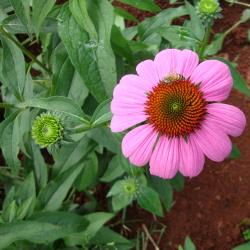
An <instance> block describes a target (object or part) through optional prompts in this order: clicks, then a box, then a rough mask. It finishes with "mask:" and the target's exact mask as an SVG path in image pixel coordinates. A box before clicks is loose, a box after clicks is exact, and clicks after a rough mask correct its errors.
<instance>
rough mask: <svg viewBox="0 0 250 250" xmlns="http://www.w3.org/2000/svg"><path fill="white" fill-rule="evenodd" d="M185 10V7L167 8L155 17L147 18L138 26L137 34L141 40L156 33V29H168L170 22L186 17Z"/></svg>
mask: <svg viewBox="0 0 250 250" xmlns="http://www.w3.org/2000/svg"><path fill="white" fill-rule="evenodd" d="M187 14H188V12H187V9H186V7H185V6H180V7H178V8H168V9H166V10H163V11H161V12H160V13H159V14H157V15H156V16H153V17H151V18H147V19H146V20H144V21H143V22H141V23H140V24H139V25H138V33H139V36H140V37H141V39H142V40H144V39H146V37H148V36H150V35H152V33H155V32H157V30H158V29H161V28H163V27H169V26H170V24H171V22H172V21H173V20H174V19H175V18H178V17H180V16H184V15H187Z"/></svg>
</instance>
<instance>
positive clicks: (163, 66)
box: [154, 49, 181, 80]
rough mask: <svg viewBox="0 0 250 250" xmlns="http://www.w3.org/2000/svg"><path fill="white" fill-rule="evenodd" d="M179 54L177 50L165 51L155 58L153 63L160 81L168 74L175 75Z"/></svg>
mask: <svg viewBox="0 0 250 250" xmlns="http://www.w3.org/2000/svg"><path fill="white" fill-rule="evenodd" d="M180 53H181V51H180V50H177V49H165V50H162V51H161V52H159V53H158V54H157V55H156V56H155V59H154V63H155V66H156V68H157V72H158V76H159V78H160V80H163V79H164V78H165V77H167V76H168V75H169V74H170V73H177V72H175V69H176V66H177V58H178V56H179V54H180Z"/></svg>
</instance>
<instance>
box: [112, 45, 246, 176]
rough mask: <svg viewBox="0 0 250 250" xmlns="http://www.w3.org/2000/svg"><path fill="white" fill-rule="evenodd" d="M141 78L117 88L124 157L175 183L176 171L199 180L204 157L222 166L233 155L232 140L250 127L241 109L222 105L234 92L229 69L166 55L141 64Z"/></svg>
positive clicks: (182, 53)
mask: <svg viewBox="0 0 250 250" xmlns="http://www.w3.org/2000/svg"><path fill="white" fill-rule="evenodd" d="M136 71H137V75H133V74H130V75H125V76H124V77H122V79H121V80H120V83H119V84H118V85H117V86H116V87H115V89H114V93H113V100H112V103H111V111H112V113H113V117H112V120H111V124H110V127H111V130H112V131H113V132H121V131H124V130H126V129H128V128H131V127H134V126H135V125H138V126H137V127H136V128H133V129H132V130H131V131H129V132H128V133H127V134H126V135H125V137H124V138H123V141H122V151H123V154H124V156H125V157H127V158H129V160H130V162H131V163H133V164H134V165H137V166H143V165H145V164H147V163H148V162H149V165H150V173H151V174H152V175H156V176H159V177H162V178H166V179H169V178H172V177H174V176H175V174H176V173H177V171H180V172H181V173H182V174H183V175H184V176H189V177H193V176H197V175H198V174H199V173H200V172H201V170H202V168H203V166H204V161H205V155H206V156H207V157H208V158H209V159H211V160H213V161H216V162H220V161H223V160H224V159H225V158H226V157H227V156H228V155H229V154H230V152H231V150H232V143H231V141H230V138H229V135H230V136H239V135H240V134H241V133H242V132H243V130H244V128H245V124H246V118H245V115H244V114H243V112H242V111H241V110H239V109H238V108H236V107H234V106H231V105H228V104H223V103H219V102H221V101H223V100H225V99H226V98H227V97H228V96H229V93H230V91H231V89H232V77H231V74H230V70H229V68H228V67H227V65H226V64H224V63H222V62H220V61H217V60H207V61H204V62H202V63H200V64H199V58H198V56H197V54H196V53H194V52H192V51H191V50H177V49H166V50H163V51H161V52H159V53H158V54H157V55H156V57H155V59H154V60H153V61H152V60H146V61H143V62H141V63H140V64H138V65H137V67H136Z"/></svg>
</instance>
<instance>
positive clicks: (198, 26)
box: [185, 1, 205, 41]
mask: <svg viewBox="0 0 250 250" xmlns="http://www.w3.org/2000/svg"><path fill="white" fill-rule="evenodd" d="M185 3H186V8H187V10H188V13H189V15H190V17H191V22H190V25H189V28H190V31H191V32H193V34H194V35H195V36H196V38H198V39H199V40H200V41H202V40H203V38H204V35H205V28H204V26H203V24H202V22H201V20H200V18H199V17H198V15H197V13H196V10H195V8H194V6H193V5H191V4H190V3H189V2H187V1H185Z"/></svg>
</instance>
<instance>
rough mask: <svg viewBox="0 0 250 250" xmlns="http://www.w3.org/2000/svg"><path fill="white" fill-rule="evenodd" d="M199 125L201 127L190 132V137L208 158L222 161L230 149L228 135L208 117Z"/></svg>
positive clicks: (230, 144)
mask: <svg viewBox="0 0 250 250" xmlns="http://www.w3.org/2000/svg"><path fill="white" fill-rule="evenodd" d="M201 126H202V128H201V129H200V130H197V131H196V132H195V133H193V134H190V137H191V138H192V139H194V141H195V143H196V144H197V145H199V147H200V149H201V150H202V151H203V153H204V154H205V155H206V156H207V157H208V158H209V159H211V160H213V161H216V162H220V161H223V160H224V159H225V158H226V157H227V156H228V155H229V154H230V153H231V151H232V143H231V141H230V139H229V137H228V135H226V133H225V132H224V131H223V130H221V129H220V128H219V127H218V126H216V124H214V123H212V122H211V120H209V119H207V120H205V121H203V122H202V125H201Z"/></svg>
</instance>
